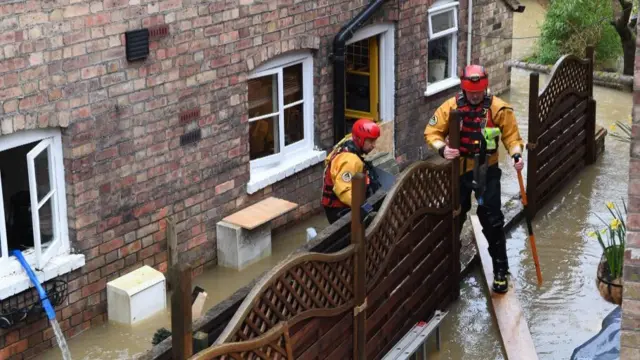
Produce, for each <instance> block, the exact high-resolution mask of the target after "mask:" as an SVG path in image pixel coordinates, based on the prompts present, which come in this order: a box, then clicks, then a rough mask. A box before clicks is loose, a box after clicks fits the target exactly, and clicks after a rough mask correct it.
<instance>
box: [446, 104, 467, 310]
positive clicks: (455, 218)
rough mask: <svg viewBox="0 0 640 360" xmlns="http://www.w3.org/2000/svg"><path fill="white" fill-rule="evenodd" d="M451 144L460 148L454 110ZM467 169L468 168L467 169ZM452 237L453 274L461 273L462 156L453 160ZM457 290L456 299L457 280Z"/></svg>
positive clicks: (451, 114)
mask: <svg viewBox="0 0 640 360" xmlns="http://www.w3.org/2000/svg"><path fill="white" fill-rule="evenodd" d="M449 146H450V147H451V148H453V149H459V148H460V113H459V112H458V111H457V110H454V111H452V112H450V113H449ZM465 170H466V169H465ZM451 207H452V211H453V212H452V216H451V239H452V242H453V244H452V247H453V248H452V251H453V256H454V257H455V258H456V259H457V260H456V261H453V269H452V271H453V274H456V276H457V275H458V274H460V247H461V244H460V231H459V228H460V222H461V221H462V219H460V158H459V157H457V158H455V159H453V160H451ZM456 284H457V285H456V286H457V291H456V294H455V299H457V298H458V297H459V296H460V284H459V282H456Z"/></svg>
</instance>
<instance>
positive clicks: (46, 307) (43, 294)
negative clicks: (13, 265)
mask: <svg viewBox="0 0 640 360" xmlns="http://www.w3.org/2000/svg"><path fill="white" fill-rule="evenodd" d="M11 255H13V256H15V257H16V259H18V261H20V265H22V267H23V268H24V271H26V272H27V275H29V279H31V282H32V283H33V285H34V286H35V287H36V290H38V295H39V296H40V301H41V302H42V307H43V308H44V310H45V312H46V313H47V317H48V318H49V320H53V319H55V318H56V311H55V310H53V306H52V305H51V301H49V298H48V297H47V293H46V292H45V291H44V289H43V288H42V285H40V282H39V281H38V278H37V277H36V274H34V273H33V270H31V266H29V264H28V263H27V260H25V258H24V256H22V252H21V251H20V250H13V251H12V252H11Z"/></svg>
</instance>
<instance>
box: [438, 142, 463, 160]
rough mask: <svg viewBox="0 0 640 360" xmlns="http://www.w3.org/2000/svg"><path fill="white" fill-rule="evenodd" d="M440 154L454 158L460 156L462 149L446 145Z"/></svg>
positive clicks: (447, 157)
mask: <svg viewBox="0 0 640 360" xmlns="http://www.w3.org/2000/svg"><path fill="white" fill-rule="evenodd" d="M440 156H442V157H443V158H445V159H447V160H453V159H455V158H457V157H458V156H460V150H458V149H452V148H450V147H449V145H445V146H443V147H441V148H440Z"/></svg>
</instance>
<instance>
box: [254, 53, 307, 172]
mask: <svg viewBox="0 0 640 360" xmlns="http://www.w3.org/2000/svg"><path fill="white" fill-rule="evenodd" d="M248 103H249V104H248V105H249V132H250V134H249V157H250V160H251V162H250V168H251V177H254V176H255V175H256V174H257V173H259V172H261V171H266V170H268V169H272V168H273V167H277V166H279V165H282V164H286V163H287V162H288V161H291V159H292V158H294V157H295V155H296V154H298V153H299V152H300V151H304V150H312V149H313V118H314V116H313V58H312V56H311V54H310V53H308V52H304V53H294V54H288V55H283V56H281V57H278V58H276V59H273V60H271V61H270V62H268V63H266V64H264V65H262V66H260V67H259V68H258V69H256V71H255V72H254V73H253V74H251V75H250V76H249V79H248Z"/></svg>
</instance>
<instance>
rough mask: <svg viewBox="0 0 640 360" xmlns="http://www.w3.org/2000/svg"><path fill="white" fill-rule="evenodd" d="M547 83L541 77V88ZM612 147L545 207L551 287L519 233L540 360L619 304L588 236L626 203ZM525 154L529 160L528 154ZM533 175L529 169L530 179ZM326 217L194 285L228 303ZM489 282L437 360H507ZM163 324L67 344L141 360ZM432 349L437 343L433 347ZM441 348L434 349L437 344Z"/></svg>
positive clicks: (513, 249)
mask: <svg viewBox="0 0 640 360" xmlns="http://www.w3.org/2000/svg"><path fill="white" fill-rule="evenodd" d="M521 2H522V3H523V4H524V5H526V6H527V9H526V11H525V13H524V14H517V13H516V14H515V17H514V37H531V36H536V35H537V34H538V32H539V31H538V27H537V25H538V24H539V23H541V21H542V19H543V17H544V10H543V9H542V8H541V7H540V5H539V4H538V3H537V2H536V1H532V0H521ZM534 43H535V40H533V39H514V40H513V50H514V58H522V57H524V56H525V55H527V54H530V53H531V51H532V49H533V46H534ZM546 80H547V76H544V75H542V76H541V84H540V86H541V88H542V86H544V83H545V81H546ZM528 89H529V73H528V72H526V71H522V70H517V69H514V70H513V72H512V83H511V90H510V92H509V93H507V94H505V95H503V98H504V99H505V100H507V101H509V102H510V103H511V104H512V105H513V106H514V109H515V111H516V115H517V116H518V121H519V123H520V130H521V133H522V136H523V138H524V139H525V140H526V138H527V129H526V124H527V120H528V119H527V110H526V109H527V106H528ZM594 96H595V99H596V101H597V122H598V124H599V125H600V126H603V127H605V128H607V129H609V127H610V125H612V124H614V123H615V121H616V120H626V119H627V118H628V116H629V114H630V111H631V104H632V98H631V94H629V93H623V92H619V91H615V90H610V89H605V88H600V87H596V88H595V89H594ZM605 146H606V150H605V153H604V154H603V156H602V157H601V158H599V159H598V161H597V163H596V164H595V165H592V166H591V167H589V168H587V169H585V170H584V171H582V172H581V173H580V176H579V177H577V178H575V179H572V180H571V182H570V183H569V184H568V185H567V186H566V187H565V188H564V190H563V191H562V192H561V193H559V194H558V195H557V196H556V197H555V198H554V201H553V202H552V203H551V204H550V205H548V206H547V207H546V208H543V209H542V210H540V212H539V215H538V216H537V218H536V220H535V222H534V232H535V234H536V240H537V247H538V255H539V258H540V263H541V269H542V274H543V278H544V283H543V285H542V287H541V288H537V286H536V275H535V267H534V264H533V261H532V258H531V252H530V247H529V242H528V238H527V233H526V227H525V226H524V223H523V224H520V225H519V226H517V227H516V228H515V229H514V230H513V231H512V232H511V233H510V234H509V236H508V245H507V247H508V253H509V261H510V266H511V273H512V278H513V279H514V280H515V281H516V282H517V289H516V291H517V293H518V299H519V300H520V303H521V306H522V308H523V311H524V316H525V319H526V320H527V322H528V324H529V328H530V331H531V334H532V336H533V340H534V343H535V345H536V348H537V351H538V355H539V356H540V358H541V359H568V358H569V357H570V355H571V353H572V351H573V349H574V348H575V347H577V346H579V345H580V344H582V343H583V342H585V341H586V340H588V339H589V338H590V337H591V336H593V335H595V334H596V333H597V332H598V331H599V330H600V322H601V321H602V319H603V318H604V316H606V314H607V313H609V312H610V311H611V310H612V309H613V308H614V306H613V305H611V304H609V303H607V302H605V301H604V300H603V299H602V298H601V297H600V295H599V293H598V291H597V289H596V286H595V273H596V266H597V264H598V261H599V259H600V255H601V249H600V246H599V244H598V243H597V241H595V240H594V239H592V238H589V237H588V236H587V235H586V233H587V231H588V230H589V229H590V228H591V227H593V226H597V227H600V226H601V224H600V223H599V220H598V219H597V218H596V217H595V215H594V213H596V214H599V215H600V216H603V217H605V218H608V217H607V216H608V212H607V210H606V207H605V202H606V201H617V202H618V203H620V199H621V198H625V199H626V193H627V180H628V162H629V145H628V144H624V143H620V142H617V141H615V140H614V139H612V138H611V137H607V139H606V145H605ZM525 157H526V156H525ZM501 167H502V168H503V179H502V190H503V200H504V201H507V200H508V199H509V198H510V197H511V196H513V195H515V194H517V193H518V191H519V188H518V182H517V178H516V173H515V170H513V167H512V165H511V163H510V162H509V159H508V158H507V157H505V156H504V151H503V152H502V155H501ZM525 178H526V172H525ZM326 224H327V223H326V220H325V218H324V215H323V214H319V215H317V216H314V217H313V218H311V219H309V220H308V221H305V222H304V223H301V224H298V225H296V226H294V227H292V228H290V229H288V230H286V231H285V232H282V233H280V234H278V235H276V236H274V240H273V256H271V257H270V258H267V259H264V260H262V261H260V262H258V263H256V264H254V265H252V266H250V267H249V268H247V269H245V270H243V271H241V272H238V271H234V270H230V269H225V268H214V269H211V270H208V271H205V272H204V273H203V274H202V275H200V276H199V277H198V278H196V279H195V280H194V285H198V286H201V287H202V288H204V289H205V290H206V291H207V293H208V298H207V303H206V305H205V308H210V307H212V306H213V305H215V304H217V303H218V302H220V301H221V300H223V299H225V298H226V297H228V296H229V295H231V294H232V293H233V292H235V291H236V290H237V289H238V288H240V287H242V286H244V285H245V284H247V283H248V282H250V281H251V280H252V279H253V278H254V277H256V276H258V275H260V274H261V273H263V272H264V271H266V270H269V269H270V268H272V267H273V266H274V265H276V264H277V263H278V262H279V261H281V260H282V259H284V258H285V257H286V256H287V255H288V254H289V253H290V252H291V251H293V250H295V249H296V248H297V247H299V246H300V245H302V244H303V243H304V242H305V240H306V234H305V229H306V228H307V227H315V228H316V229H318V230H319V229H322V228H324V227H325V226H326ZM489 306H490V304H489V302H488V298H487V296H486V285H485V280H484V277H483V276H482V273H481V270H480V269H478V268H476V269H474V270H473V271H472V272H471V273H470V274H469V276H467V277H466V278H465V279H463V281H462V291H461V296H460V299H459V301H457V302H456V303H455V304H453V305H452V306H451V307H450V308H449V309H448V310H449V315H448V316H447V318H446V319H445V320H444V322H443V323H442V328H441V335H442V348H441V350H440V352H435V350H432V351H431V353H430V354H429V358H430V359H433V360H436V359H437V360H442V359H451V360H454V359H455V360H458V359H461V360H466V359H474V360H483V359H486V360H495V359H503V358H504V356H503V354H502V350H501V343H500V337H499V333H498V330H497V326H496V324H495V322H494V320H493V319H492V316H491V312H490V308H489ZM160 327H166V328H170V314H169V312H168V311H167V312H165V313H162V314H159V315H157V316H155V317H153V318H151V319H148V320H146V321H144V322H142V323H141V324H139V325H136V326H135V327H128V326H121V325H116V324H113V323H109V324H104V325H101V326H98V327H94V328H92V329H90V330H88V331H86V332H84V333H82V334H80V335H78V336H77V337H75V338H73V339H70V340H68V344H69V348H70V350H71V354H72V357H73V359H83V360H115V359H117V360H124V359H133V358H135V357H136V355H138V354H141V353H143V352H144V351H146V350H147V349H149V348H150V347H151V338H152V336H153V333H154V332H155V331H156V330H157V329H158V328H160ZM430 345H433V339H432V340H431V341H430ZM432 348H433V346H432ZM37 359H39V360H53V359H60V352H59V350H58V349H55V348H54V349H51V350H50V351H48V352H46V353H45V354H43V355H41V356H39V357H38V358H37Z"/></svg>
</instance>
